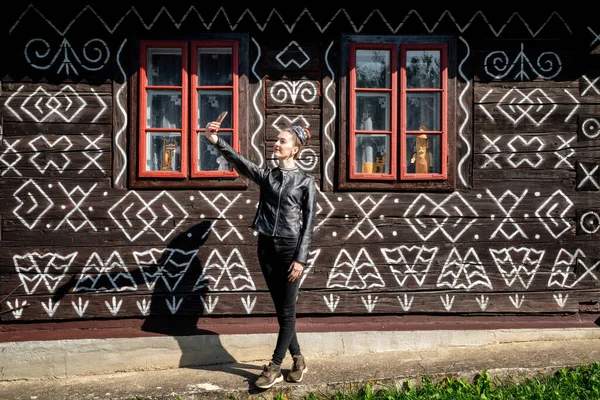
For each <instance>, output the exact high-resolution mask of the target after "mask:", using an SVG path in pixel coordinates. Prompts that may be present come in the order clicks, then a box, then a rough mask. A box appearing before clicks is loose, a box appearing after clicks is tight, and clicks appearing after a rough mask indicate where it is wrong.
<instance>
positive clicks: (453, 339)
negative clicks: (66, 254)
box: [0, 328, 600, 381]
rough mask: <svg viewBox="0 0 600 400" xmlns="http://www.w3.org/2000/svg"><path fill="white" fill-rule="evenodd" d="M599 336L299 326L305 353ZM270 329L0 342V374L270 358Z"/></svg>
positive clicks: (45, 374)
mask: <svg viewBox="0 0 600 400" xmlns="http://www.w3.org/2000/svg"><path fill="white" fill-rule="evenodd" d="M589 339H600V329H597V328H573V329H565V328H561V329H514V330H511V329H497V330H424V331H383V332H378V331H368V332H366V331H365V332H362V331H361V332H315V333H299V334H298V340H299V341H300V344H301V346H302V351H303V354H305V356H308V357H327V356H340V355H356V354H361V353H379V352H389V351H405V350H433V349H445V348H451V347H455V346H460V347H465V346H467V347H468V346H482V345H491V344H503V343H519V342H533V341H535V342H540V341H544V342H548V341H556V342H565V341H572V340H589ZM275 341H276V334H272V333H271V334H243V335H235V334H231V335H199V336H182V337H170V336H162V337H142V338H127V339H81V340H55V341H30V342H7V343H1V344H0V365H1V366H2V368H1V370H0V371H1V375H0V380H2V381H11V380H20V379H47V378H65V377H73V376H81V375H98V374H109V373H116V372H131V371H151V370H163V369H170V368H179V367H187V366H202V365H213V364H222V363H232V362H237V363H244V362H254V361H257V360H265V359H269V358H270V357H271V354H272V351H273V348H274V345H275Z"/></svg>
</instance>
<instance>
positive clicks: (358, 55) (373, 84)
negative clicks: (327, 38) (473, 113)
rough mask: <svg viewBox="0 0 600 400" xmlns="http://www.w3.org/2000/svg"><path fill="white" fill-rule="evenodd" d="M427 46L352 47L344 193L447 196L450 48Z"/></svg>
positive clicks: (402, 41) (398, 42)
mask: <svg viewBox="0 0 600 400" xmlns="http://www.w3.org/2000/svg"><path fill="white" fill-rule="evenodd" d="M425 40H426V39H423V38H421V39H419V40H414V39H413V40H409V39H407V38H404V37H394V38H390V39H389V40H388V41H383V42H382V41H381V40H379V41H378V42H374V41H352V40H349V41H348V42H347V48H346V51H347V59H348V70H347V72H346V74H345V75H346V76H347V82H348V86H347V87H348V92H347V98H348V109H347V110H346V112H345V113H344V114H345V115H348V120H347V122H346V128H345V129H343V131H344V132H345V133H346V135H347V137H346V140H344V144H345V145H346V146H347V148H346V149H345V150H346V151H345V154H346V155H347V159H346V160H345V161H346V168H345V170H344V171H341V174H340V175H341V176H342V177H343V179H342V188H343V187H347V188H352V187H354V188H360V187H372V188H377V186H376V185H375V184H376V183H377V182H379V183H382V185H383V186H381V187H382V188H389V187H390V185H392V186H393V187H394V186H395V187H397V188H402V183H403V182H413V183H411V185H412V186H413V187H414V185H415V184H416V182H418V181H426V182H427V183H428V184H430V183H431V182H435V181H440V182H443V183H440V184H438V187H439V188H448V185H447V182H448V181H449V179H450V178H451V177H449V157H448V155H449V143H450V141H449V137H450V136H451V133H450V132H449V130H450V128H449V124H448V99H449V92H450V91H449V78H448V76H449V75H448V69H449V68H448V67H449V62H448V60H449V56H448V52H449V45H448V40H447V39H444V40H439V41H438V42H436V41H432V42H427V41H425ZM342 72H344V71H342ZM342 137H343V136H342ZM452 142H453V141H452ZM360 182H364V183H370V182H372V183H373V185H370V186H365V185H362V186H361V183H360ZM430 186H431V185H430Z"/></svg>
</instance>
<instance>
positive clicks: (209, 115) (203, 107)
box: [198, 90, 233, 128]
mask: <svg viewBox="0 0 600 400" xmlns="http://www.w3.org/2000/svg"><path fill="white" fill-rule="evenodd" d="M232 108H233V104H232V93H231V91H230V90H199V91H198V127H202V128H204V127H205V126H206V124H207V123H209V122H210V121H214V120H215V119H217V117H218V116H219V114H220V113H221V111H229V112H228V113H227V116H226V117H225V119H224V120H223V122H222V123H221V127H223V128H231V126H232V125H231V114H232Z"/></svg>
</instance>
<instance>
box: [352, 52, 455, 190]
mask: <svg viewBox="0 0 600 400" xmlns="http://www.w3.org/2000/svg"><path fill="white" fill-rule="evenodd" d="M357 50H386V51H389V52H390V68H391V88H389V89H388V88H385V89H382V88H357V87H356V51H357ZM409 50H439V51H440V60H441V76H440V80H441V82H440V83H441V84H440V86H441V87H440V88H407V86H406V79H407V78H406V52H407V51H409ZM398 53H400V57H398ZM398 58H400V63H399V66H398ZM398 74H399V75H400V84H399V85H398ZM397 88H398V89H397ZM361 92H362V93H365V92H374V93H387V92H389V93H390V99H391V104H390V117H389V118H390V128H391V129H390V130H389V131H361V130H358V129H357V127H356V120H357V116H356V101H357V100H356V97H357V96H356V94H357V93H361ZM408 93H440V94H441V95H440V97H441V98H440V103H441V104H440V113H441V114H440V127H441V129H440V130H439V131H430V130H428V131H425V132H426V134H427V135H432V136H433V135H437V136H440V137H441V140H440V143H441V154H440V157H441V159H440V164H441V172H440V173H408V172H407V171H406V150H405V147H404V143H406V136H407V135H412V134H422V133H423V131H408V130H407V129H406V113H407V110H406V105H407V101H406V99H407V95H408ZM398 111H400V112H398ZM447 114H448V45H447V44H446V43H431V44H426V43H422V44H416V43H414V44H397V43H391V44H390V43H361V42H351V43H350V52H349V130H348V132H349V140H348V144H349V147H348V155H349V169H350V171H349V174H348V176H349V178H350V179H351V180H355V181H395V182H401V181H442V180H447V179H448V117H447ZM398 115H399V116H400V118H399V121H398ZM357 134H361V135H364V134H379V135H380V134H389V135H391V137H390V155H389V160H390V172H389V173H388V174H374V173H370V174H368V173H358V172H356V158H357V156H356V146H355V145H356V135H357Z"/></svg>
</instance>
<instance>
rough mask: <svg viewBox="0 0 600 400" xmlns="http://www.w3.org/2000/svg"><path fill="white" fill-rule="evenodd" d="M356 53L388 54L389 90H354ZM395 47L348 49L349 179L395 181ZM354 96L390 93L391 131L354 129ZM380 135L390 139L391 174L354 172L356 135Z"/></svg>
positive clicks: (363, 45)
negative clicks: (358, 51) (380, 52)
mask: <svg viewBox="0 0 600 400" xmlns="http://www.w3.org/2000/svg"><path fill="white" fill-rule="evenodd" d="M357 50H388V51H389V52H390V68H391V77H390V86H391V87H389V88H357V87H356V51H357ZM397 59H398V47H397V46H396V45H394V44H390V45H385V44H376V43H352V44H351V45H350V179H367V180H396V177H397V175H396V171H397V167H396V160H397V154H396V151H397V148H398V145H397V143H396V140H397V126H398V124H397V115H398V112H397V110H398V102H397V90H396V87H397V86H398V84H397V82H398V74H397V72H396V70H397V63H398V61H397ZM357 93H389V94H390V116H389V117H390V130H384V131H376V130H371V131H361V130H358V129H357V128H356V119H357V118H356V94H357ZM358 134H360V135H381V134H386V135H389V136H390V155H389V160H390V172H389V173H387V174H364V173H360V172H356V135H358Z"/></svg>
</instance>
